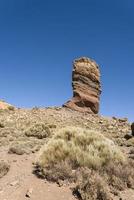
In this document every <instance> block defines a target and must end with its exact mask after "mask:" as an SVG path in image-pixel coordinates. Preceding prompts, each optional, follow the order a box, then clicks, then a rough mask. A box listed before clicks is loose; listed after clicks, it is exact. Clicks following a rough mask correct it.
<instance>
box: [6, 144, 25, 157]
mask: <svg viewBox="0 0 134 200" xmlns="http://www.w3.org/2000/svg"><path fill="white" fill-rule="evenodd" d="M26 152H27V151H26V149H24V148H22V147H21V146H20V145H19V144H16V145H13V146H11V147H10V148H9V150H8V153H9V154H17V155H23V154H25V153H26Z"/></svg>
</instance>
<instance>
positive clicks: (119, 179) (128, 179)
mask: <svg viewBox="0 0 134 200" xmlns="http://www.w3.org/2000/svg"><path fill="white" fill-rule="evenodd" d="M100 173H101V174H102V175H104V174H105V173H106V177H107V182H108V185H110V186H112V187H113V188H115V189H117V190H124V189H125V188H127V187H128V188H134V161H132V160H128V162H126V163H123V164H121V163H112V162H111V163H109V165H108V166H106V167H105V168H103V172H102V171H101V172H100Z"/></svg>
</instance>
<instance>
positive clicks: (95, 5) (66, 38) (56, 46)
mask: <svg viewBox="0 0 134 200" xmlns="http://www.w3.org/2000/svg"><path fill="white" fill-rule="evenodd" d="M133 10H134V1H133V0H118V1H117V0H101V1H99V0H67V1H65V0H56V1H55V0H20V1H18V0H12V1H11V0H1V1H0V98H1V99H5V100H6V101H8V102H9V103H12V104H14V105H16V106H18V107H33V106H53V105H62V104H63V103H64V102H66V101H67V100H68V99H69V98H70V97H71V96H72V88H71V72H72V60H73V59H75V58H77V57H80V56H88V57H90V58H92V59H94V60H95V61H96V62H97V63H98V64H99V65H100V70H101V74H102V76H101V81H102V95H101V104H100V113H101V114H103V115H105V116H119V117H128V118H129V119H130V120H131V121H132V120H134V109H133V108H134V12H133Z"/></svg>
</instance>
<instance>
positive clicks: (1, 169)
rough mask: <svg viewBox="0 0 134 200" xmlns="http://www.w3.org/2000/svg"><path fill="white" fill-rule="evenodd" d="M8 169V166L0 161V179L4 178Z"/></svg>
mask: <svg viewBox="0 0 134 200" xmlns="http://www.w3.org/2000/svg"><path fill="white" fill-rule="evenodd" d="M9 169H10V165H9V164H8V163H6V162H4V161H0V178H2V177H3V176H5V175H6V174H7V173H8V171H9Z"/></svg>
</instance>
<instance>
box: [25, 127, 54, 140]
mask: <svg viewBox="0 0 134 200" xmlns="http://www.w3.org/2000/svg"><path fill="white" fill-rule="evenodd" d="M50 134H51V132H50V129H49V127H48V126H46V125H45V124H43V123H36V124H34V125H32V126H30V127H29V128H28V129H27V130H26V131H25V135H26V136H27V137H36V138H38V139H43V138H47V137H49V136H50Z"/></svg>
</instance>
